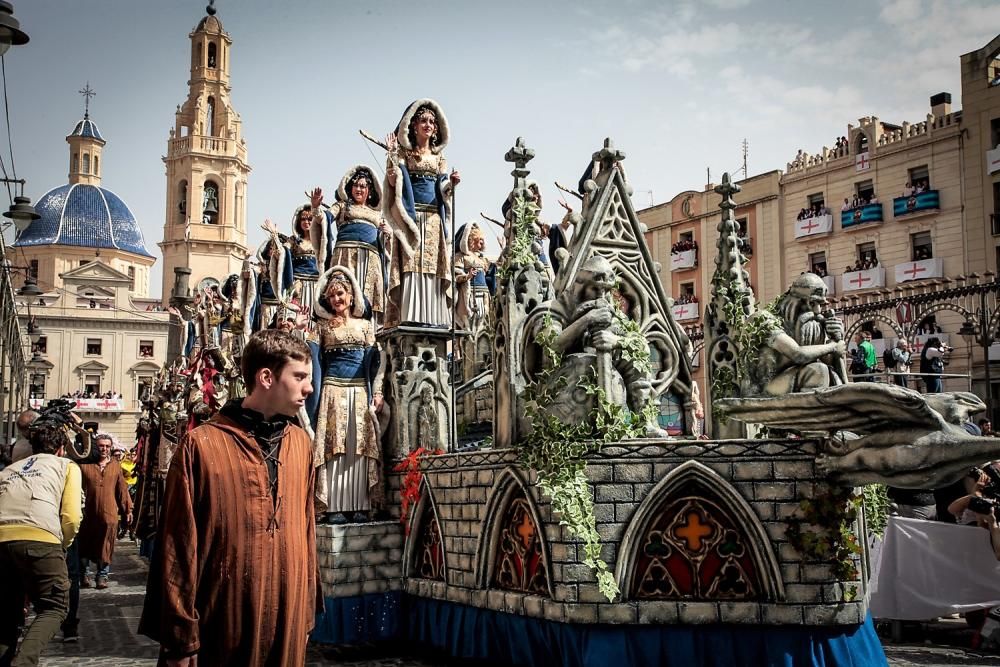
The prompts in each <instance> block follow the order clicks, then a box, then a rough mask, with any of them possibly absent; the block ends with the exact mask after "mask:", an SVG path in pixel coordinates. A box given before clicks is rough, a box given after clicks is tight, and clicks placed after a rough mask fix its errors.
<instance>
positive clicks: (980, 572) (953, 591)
mask: <svg viewBox="0 0 1000 667" xmlns="http://www.w3.org/2000/svg"><path fill="white" fill-rule="evenodd" d="M872 563H873V565H872V578H871V585H870V589H871V613H872V616H873V617H875V618H885V619H895V620H901V621H922V620H930V619H934V618H938V617H939V616H947V615H948V614H955V613H961V612H966V611H973V610H975V609H986V608H989V607H996V606H1000V561H997V559H996V558H995V557H994V555H993V549H992V547H991V546H990V535H989V533H988V532H987V531H986V530H984V529H983V528H979V527H977V526H956V525H954V524H949V523H942V522H940V521H921V520H920V519H903V518H900V517H891V518H890V519H889V523H888V525H887V526H886V529H885V539H884V540H883V542H882V545H881V548H880V549H877V554H876V553H874V552H873V554H872Z"/></svg>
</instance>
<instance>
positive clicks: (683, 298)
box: [674, 292, 698, 306]
mask: <svg viewBox="0 0 1000 667" xmlns="http://www.w3.org/2000/svg"><path fill="white" fill-rule="evenodd" d="M685 303H698V297H697V296H695V295H694V294H688V293H686V292H685V293H684V294H681V295H680V296H679V297H677V301H675V302H674V304H675V305H678V306H680V305H683V304H685Z"/></svg>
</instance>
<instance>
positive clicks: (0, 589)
mask: <svg viewBox="0 0 1000 667" xmlns="http://www.w3.org/2000/svg"><path fill="white" fill-rule="evenodd" d="M28 438H29V441H30V442H31V449H32V451H33V452H34V453H33V454H32V455H31V456H29V457H28V458H27V459H24V460H22V461H19V462H18V463H17V464H15V465H11V466H9V467H7V468H6V469H4V470H3V471H2V472H0V572H2V573H3V576H0V664H11V661H12V660H14V659H15V656H16V659H17V661H18V662H17V664H32V665H34V664H38V656H39V654H40V653H41V652H42V649H43V648H45V646H46V644H48V642H49V640H50V639H52V637H53V636H54V635H55V634H56V632H57V631H58V630H59V624H60V623H61V622H62V620H63V619H64V618H65V617H66V609H67V603H68V597H69V595H68V593H69V577H68V575H67V571H66V558H65V551H64V550H65V549H66V547H68V546H69V545H70V543H72V541H73V538H74V537H75V536H76V533H77V530H79V528H80V521H81V518H82V510H83V508H82V503H81V499H82V492H81V490H80V469H79V468H78V467H77V466H76V464H75V463H73V462H72V461H70V460H69V459H66V458H64V457H63V456H62V454H63V453H64V452H65V451H66V449H67V448H68V447H69V446H70V440H69V437H68V435H67V433H66V425H65V424H64V423H60V422H59V421H57V420H52V419H43V418H41V417H40V418H39V419H38V420H36V421H35V423H34V424H32V426H31V429H30V431H29V436H28ZM25 594H27V596H28V597H29V598H30V599H31V602H32V604H33V605H34V607H35V613H36V615H35V620H34V621H33V622H32V623H31V625H30V626H29V627H28V629H27V631H26V632H25V635H24V640H23V641H22V642H21V647H20V649H18V647H17V635H18V632H17V629H18V626H19V625H21V624H23V623H24V620H25V619H24V598H25Z"/></svg>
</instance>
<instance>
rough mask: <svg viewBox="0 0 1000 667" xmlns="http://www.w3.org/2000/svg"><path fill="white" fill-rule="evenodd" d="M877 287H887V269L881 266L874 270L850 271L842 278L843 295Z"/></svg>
mask: <svg viewBox="0 0 1000 667" xmlns="http://www.w3.org/2000/svg"><path fill="white" fill-rule="evenodd" d="M876 287H885V269H884V268H882V267H881V266H876V267H875V268H874V269H862V270H860V271H848V272H846V273H844V275H843V276H841V278H840V289H841V293H844V292H857V291H858V290H866V289H874V288H876Z"/></svg>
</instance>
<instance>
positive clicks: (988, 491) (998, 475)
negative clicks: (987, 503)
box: [969, 465, 1000, 500]
mask: <svg viewBox="0 0 1000 667" xmlns="http://www.w3.org/2000/svg"><path fill="white" fill-rule="evenodd" d="M983 475H986V479H988V480H989V483H988V484H987V485H986V486H984V487H983V490H982V493H983V496H984V497H986V498H992V499H993V500H1000V470H997V469H996V468H995V467H993V466H992V465H988V466H986V467H984V468H979V467H973V468H972V470H970V471H969V477H972V478H973V479H974V480H976V481H977V482H978V481H979V478H980V477H981V476H983Z"/></svg>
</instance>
